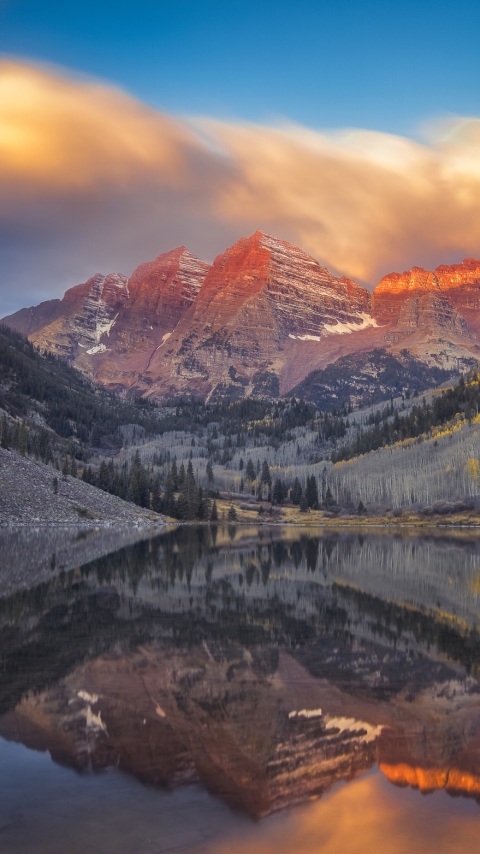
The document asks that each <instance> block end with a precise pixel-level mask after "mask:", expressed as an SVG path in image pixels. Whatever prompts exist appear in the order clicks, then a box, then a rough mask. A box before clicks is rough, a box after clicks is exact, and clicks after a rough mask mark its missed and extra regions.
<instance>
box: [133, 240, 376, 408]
mask: <svg viewBox="0 0 480 854" xmlns="http://www.w3.org/2000/svg"><path fill="white" fill-rule="evenodd" d="M373 326H376V322H375V321H374V319H373V318H372V316H371V313H370V294H369V293H368V291H367V290H366V289H365V288H362V287H361V286H360V285H357V284H356V283H355V282H353V281H351V280H350V279H346V278H342V279H337V278H335V277H334V276H332V275H331V273H329V272H328V270H326V269H325V268H324V267H321V266H320V265H319V264H318V262H316V261H315V260H314V259H313V258H310V257H309V256H308V255H306V254H305V253H304V252H302V251H301V250H300V249H297V248H296V247H293V246H291V245H290V244H288V243H285V242H284V241H281V240H277V239H276V238H274V237H271V236H270V235H267V234H264V233H263V232H260V231H257V232H256V233H255V234H254V235H252V236H251V237H249V238H247V239H244V240H239V241H238V242H237V243H236V244H235V245H234V246H232V247H231V248H230V249H228V250H227V251H226V252H225V253H224V254H223V255H219V256H218V257H217V258H216V259H215V261H214V263H213V266H212V268H211V270H210V271H209V273H208V274H207V276H206V278H205V281H204V284H203V287H202V288H201V290H200V292H199V294H198V297H197V299H196V300H195V303H194V304H193V305H192V306H191V308H190V309H189V310H188V311H187V312H186V313H185V315H184V317H183V318H182V320H181V321H180V323H179V324H178V326H177V328H176V330H175V332H174V334H173V335H172V337H171V338H170V339H169V341H168V344H167V345H166V346H164V347H162V348H159V350H158V351H157V352H156V353H155V355H154V357H153V358H152V360H151V363H150V366H149V369H148V371H146V372H145V373H144V374H143V376H142V377H141V378H140V380H139V383H138V387H139V388H140V389H141V390H142V391H143V392H144V393H145V392H146V393H147V394H149V395H154V396H158V395H165V394H171V393H172V392H178V391H180V392H193V393H195V394H198V395H202V396H208V395H210V394H211V393H212V391H215V396H222V395H228V396H229V397H232V398H235V397H243V396H244V395H248V394H252V393H265V394H278V391H279V378H280V377H281V375H282V370H283V368H284V366H285V365H286V363H287V362H288V359H289V352H290V351H291V348H292V344H293V343H294V342H295V341H299V342H314V343H315V344H320V343H321V342H323V340H324V339H325V338H329V337H333V336H335V337H337V336H339V335H345V334H346V333H347V334H350V333H352V332H359V331H361V330H363V329H366V328H368V327H373Z"/></svg>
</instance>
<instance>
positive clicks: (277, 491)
mask: <svg viewBox="0 0 480 854" xmlns="http://www.w3.org/2000/svg"><path fill="white" fill-rule="evenodd" d="M282 501H283V484H282V481H281V480H280V478H278V477H277V478H276V480H275V483H274V485H273V492H272V502H273V504H281V503H282Z"/></svg>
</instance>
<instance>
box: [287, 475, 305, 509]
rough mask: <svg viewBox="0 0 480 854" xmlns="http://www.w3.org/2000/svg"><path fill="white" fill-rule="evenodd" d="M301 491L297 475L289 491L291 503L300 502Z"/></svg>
mask: <svg viewBox="0 0 480 854" xmlns="http://www.w3.org/2000/svg"><path fill="white" fill-rule="evenodd" d="M302 492H303V490H302V485H301V483H300V481H299V479H298V477H296V478H295V481H294V484H293V486H292V489H291V491H290V497H291V501H292V504H300V499H301V497H302Z"/></svg>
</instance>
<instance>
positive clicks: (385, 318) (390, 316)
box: [372, 267, 440, 326]
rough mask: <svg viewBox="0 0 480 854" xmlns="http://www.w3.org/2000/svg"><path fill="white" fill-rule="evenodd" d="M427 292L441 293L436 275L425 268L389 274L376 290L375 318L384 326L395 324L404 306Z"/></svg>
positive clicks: (373, 303) (373, 298)
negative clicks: (412, 298)
mask: <svg viewBox="0 0 480 854" xmlns="http://www.w3.org/2000/svg"><path fill="white" fill-rule="evenodd" d="M426 291H433V292H434V293H435V292H439V291H440V286H439V283H438V279H437V277H436V276H435V273H430V272H429V270H424V269H423V267H412V269H411V270H406V271H405V272H404V273H401V274H400V273H388V275H386V276H384V277H383V279H382V280H381V282H380V284H378V285H377V287H376V288H375V290H374V292H373V295H372V307H373V316H374V317H375V320H377V322H378V323H379V324H381V325H382V326H383V325H384V324H387V323H395V322H396V321H397V320H398V319H399V316H400V311H401V307H402V304H403V303H404V301H405V300H406V299H408V298H409V297H412V296H413V295H415V294H420V293H425V292H426Z"/></svg>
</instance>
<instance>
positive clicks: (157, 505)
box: [150, 474, 162, 513]
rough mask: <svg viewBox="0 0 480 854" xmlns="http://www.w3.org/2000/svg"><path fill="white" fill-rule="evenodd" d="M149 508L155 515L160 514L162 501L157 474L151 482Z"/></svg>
mask: <svg viewBox="0 0 480 854" xmlns="http://www.w3.org/2000/svg"><path fill="white" fill-rule="evenodd" d="M150 506H151V508H152V510H153V511H154V512H155V513H161V511H162V499H161V496H160V478H159V476H158V474H157V476H156V478H155V480H154V481H153V486H152V497H151V502H150Z"/></svg>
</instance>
